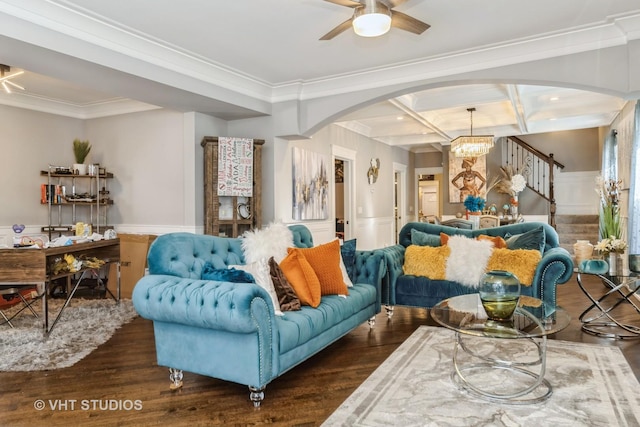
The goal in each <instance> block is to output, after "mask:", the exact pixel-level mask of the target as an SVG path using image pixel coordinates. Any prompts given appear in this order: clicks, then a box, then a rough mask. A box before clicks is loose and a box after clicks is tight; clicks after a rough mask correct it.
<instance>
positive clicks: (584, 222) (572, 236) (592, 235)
mask: <svg viewBox="0 0 640 427" xmlns="http://www.w3.org/2000/svg"><path fill="white" fill-rule="evenodd" d="M598 221H599V217H598V215H559V216H557V217H556V231H557V232H558V239H559V242H560V246H561V247H563V248H565V249H566V250H567V251H569V253H570V254H572V255H573V245H574V243H576V242H577V241H578V240H588V241H589V242H591V243H592V244H594V245H595V244H596V243H597V242H598V233H599V225H598Z"/></svg>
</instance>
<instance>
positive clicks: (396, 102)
mask: <svg viewBox="0 0 640 427" xmlns="http://www.w3.org/2000/svg"><path fill="white" fill-rule="evenodd" d="M389 102H390V103H391V105H393V106H394V107H396V108H397V109H399V110H400V111H402V112H403V113H405V114H406V115H408V116H409V117H411V118H412V119H414V120H415V121H417V122H418V123H420V124H421V125H423V126H425V127H426V128H429V129H430V130H431V131H433V132H435V133H436V134H438V135H440V136H441V137H442V138H443V139H444V140H445V141H451V140H452V139H453V138H451V137H450V136H449V135H447V133H446V132H444V131H443V130H441V129H440V128H438V127H437V126H436V125H434V124H433V123H431V122H430V121H429V120H427V119H425V118H424V117H422V115H420V113H418V112H417V111H415V110H414V109H413V108H411V107H410V106H408V105H407V104H406V103H405V102H403V101H402V99H401V98H391V99H389Z"/></svg>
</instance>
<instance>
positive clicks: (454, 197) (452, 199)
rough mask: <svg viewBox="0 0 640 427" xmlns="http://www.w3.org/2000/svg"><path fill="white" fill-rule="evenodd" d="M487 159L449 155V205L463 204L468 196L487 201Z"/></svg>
mask: <svg viewBox="0 0 640 427" xmlns="http://www.w3.org/2000/svg"><path fill="white" fill-rule="evenodd" d="M486 177H487V157H486V156H480V157H455V156H454V155H452V154H449V203H463V202H464V199H466V197H467V196H468V195H470V194H471V195H473V196H481V197H483V198H485V199H486V191H487V190H486V184H487V178H486Z"/></svg>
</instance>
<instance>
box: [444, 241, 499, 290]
mask: <svg viewBox="0 0 640 427" xmlns="http://www.w3.org/2000/svg"><path fill="white" fill-rule="evenodd" d="M447 246H449V248H450V249H451V253H450V254H449V258H448V259H447V268H446V273H445V278H446V279H447V280H450V281H453V282H458V283H460V284H461V285H465V286H469V287H471V288H477V287H478V286H479V285H480V280H481V279H482V275H483V274H484V272H485V268H486V267H487V263H488V262H489V258H490V257H491V254H492V252H493V242H491V241H490V240H476V239H469V238H467V237H465V236H458V235H456V236H451V237H449V241H448V242H447Z"/></svg>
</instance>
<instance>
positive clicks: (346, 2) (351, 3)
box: [324, 0, 362, 7]
mask: <svg viewBox="0 0 640 427" xmlns="http://www.w3.org/2000/svg"><path fill="white" fill-rule="evenodd" d="M324 1H328V2H329V3H333V4H337V5H340V6H346V7H358V6H362V3H360V2H359V1H355V0H324Z"/></svg>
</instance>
